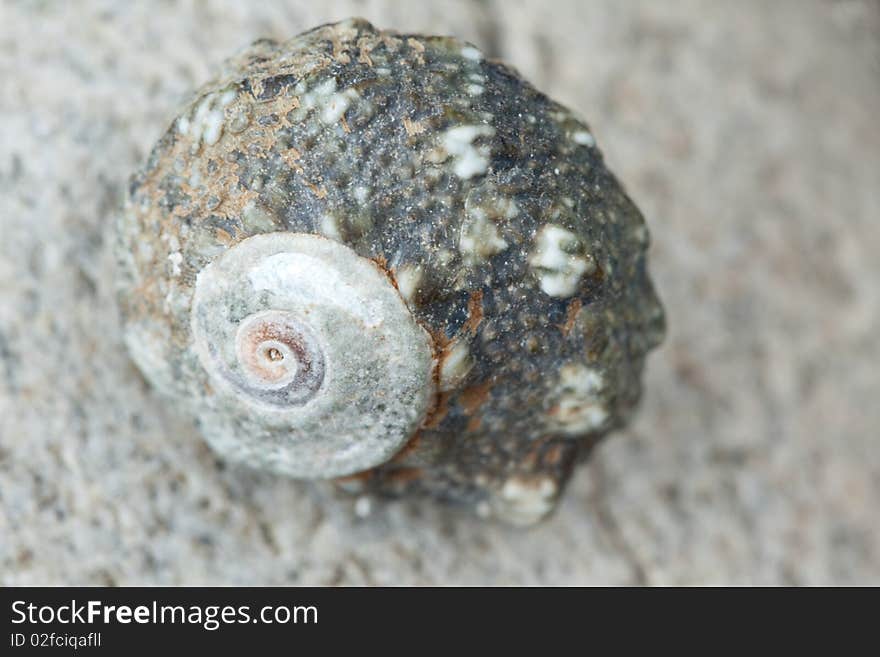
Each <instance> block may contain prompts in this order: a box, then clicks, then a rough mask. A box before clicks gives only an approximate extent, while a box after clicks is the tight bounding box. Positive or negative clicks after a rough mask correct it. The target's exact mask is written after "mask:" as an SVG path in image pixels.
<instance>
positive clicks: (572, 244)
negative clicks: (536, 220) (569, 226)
mask: <svg viewBox="0 0 880 657" xmlns="http://www.w3.org/2000/svg"><path fill="white" fill-rule="evenodd" d="M535 242H536V246H535V250H534V252H533V253H532V255H531V256H530V257H529V264H530V265H531V266H532V268H533V269H534V270H535V275H536V276H537V278H538V283H539V284H540V286H541V289H542V290H543V291H544V293H545V294H549V295H550V296H551V297H560V298H566V297H570V296H572V295H573V294H574V293H575V292H576V291H577V288H578V284H579V283H580V280H581V277H582V276H583V275H584V274H588V273H592V272H593V271H595V268H596V263H595V262H594V261H593V258H592V257H591V256H589V255H584V254H582V253H580V249H581V244H580V240H578V238H577V236H576V235H575V234H574V233H572V232H571V231H568V230H566V229H565V228H562V227H561V226H555V225H552V224H551V225H547V226H544V227H542V228H541V230H540V231H538V236H537V239H536V240H535Z"/></svg>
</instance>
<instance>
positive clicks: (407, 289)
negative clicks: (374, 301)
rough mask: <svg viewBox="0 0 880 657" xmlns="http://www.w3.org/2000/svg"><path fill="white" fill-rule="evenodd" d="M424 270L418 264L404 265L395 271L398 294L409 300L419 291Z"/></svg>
mask: <svg viewBox="0 0 880 657" xmlns="http://www.w3.org/2000/svg"><path fill="white" fill-rule="evenodd" d="M423 275H424V272H423V270H422V268H421V267H420V266H419V265H404V266H403V267H401V268H400V269H398V270H397V272H395V277H396V278H397V289H398V291H399V292H400V295H401V296H402V297H403V298H404V299H406V300H407V301H409V302H411V301H412V300H413V299H414V298H415V295H416V292H418V291H419V285H420V284H421V282H422V277H423Z"/></svg>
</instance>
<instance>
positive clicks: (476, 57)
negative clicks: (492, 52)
mask: <svg viewBox="0 0 880 657" xmlns="http://www.w3.org/2000/svg"><path fill="white" fill-rule="evenodd" d="M461 56H462V57H464V58H465V59H470V60H471V61H474V62H478V61H480V60H481V59H483V53H481V52H480V51H479V49H478V48H474V47H473V46H465V47H464V48H462V49H461Z"/></svg>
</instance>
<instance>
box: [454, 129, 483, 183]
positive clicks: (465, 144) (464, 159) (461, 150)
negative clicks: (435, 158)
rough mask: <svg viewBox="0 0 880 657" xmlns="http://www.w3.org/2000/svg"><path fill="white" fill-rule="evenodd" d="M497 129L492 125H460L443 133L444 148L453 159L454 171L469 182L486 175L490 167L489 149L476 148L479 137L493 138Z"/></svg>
mask: <svg viewBox="0 0 880 657" xmlns="http://www.w3.org/2000/svg"><path fill="white" fill-rule="evenodd" d="M494 134H495V128H493V127H492V126H490V125H458V126H455V127H452V128H449V129H448V130H447V131H446V132H444V133H443V148H444V149H446V153H447V154H449V155H451V156H452V158H453V166H452V171H453V173H455V175H456V176H458V177H459V178H463V179H465V180H467V179H468V178H473V177H474V176H476V175H479V174H483V173H486V169H487V168H488V167H489V149H488V148H487V147H486V146H475V145H474V144H473V141H474V140H475V139H476V138H477V137H492V136H493V135H494Z"/></svg>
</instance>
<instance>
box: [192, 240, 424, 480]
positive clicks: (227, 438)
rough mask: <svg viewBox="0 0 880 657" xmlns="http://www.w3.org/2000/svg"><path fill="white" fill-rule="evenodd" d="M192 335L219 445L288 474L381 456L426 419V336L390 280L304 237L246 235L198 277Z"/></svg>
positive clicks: (209, 433) (343, 251) (326, 470)
mask: <svg viewBox="0 0 880 657" xmlns="http://www.w3.org/2000/svg"><path fill="white" fill-rule="evenodd" d="M192 307H193V310H192V321H191V324H192V331H193V335H194V337H195V350H196V354H197V356H198V361H199V362H200V363H201V365H202V367H203V368H204V370H205V372H206V374H207V376H208V377H209V380H210V384H211V387H212V388H213V389H215V393H214V394H213V395H211V396H209V397H208V399H207V400H206V401H205V403H206V404H207V405H208V406H209V407H210V408H212V409H213V411H212V412H211V413H204V414H203V422H202V427H203V430H204V432H205V434H206V437H207V439H208V441H209V442H210V443H211V444H212V445H213V446H214V447H215V448H216V449H217V450H218V451H219V452H220V453H222V454H225V455H227V456H229V457H231V458H234V459H237V460H244V461H246V462H249V463H252V464H256V465H260V466H263V467H268V468H271V469H274V470H276V471H279V472H283V473H285V474H289V475H292V476H295V477H308V478H317V477H337V476H344V475H348V474H353V473H355V472H360V471H362V470H366V469H369V468H371V467H374V466H376V465H379V464H380V463H384V462H385V461H387V460H388V459H389V458H390V457H391V456H393V455H394V454H395V453H396V452H397V450H399V449H400V448H401V447H402V446H403V445H404V444H405V443H406V442H407V440H409V439H410V437H411V436H412V435H413V433H414V432H415V430H416V429H417V428H418V426H419V424H420V423H421V422H422V421H423V419H424V418H425V416H426V414H427V411H428V408H429V405H430V400H431V398H432V395H433V394H434V386H433V383H432V380H431V379H432V377H431V372H432V370H433V367H434V364H433V353H432V343H431V339H430V337H429V336H428V334H427V332H426V331H425V330H424V329H423V328H422V327H421V326H419V325H418V324H417V323H416V321H415V319H414V318H413V317H412V315H411V314H410V312H409V310H408V309H407V307H406V304H405V303H404V302H403V300H402V299H401V297H400V295H399V294H398V292H397V290H396V289H395V288H394V286H393V285H392V284H391V281H390V280H389V279H388V277H387V276H386V275H385V274H384V272H382V271H381V270H380V269H379V268H378V267H377V266H376V265H375V263H373V262H372V261H370V260H368V259H366V258H362V257H360V256H358V255H357V254H356V253H355V252H354V251H352V250H351V249H350V248H348V247H347V246H344V245H342V244H339V243H338V242H334V241H332V240H329V239H326V238H323V237H320V236H317V235H307V234H302V233H267V234H262V235H255V236H253V237H249V238H247V239H245V240H243V241H241V242H239V243H238V244H236V245H234V246H232V247H231V248H229V249H228V250H227V251H225V252H224V254H223V255H222V256H221V257H220V258H218V259H217V260H215V261H214V262H211V263H210V264H208V265H207V266H206V267H205V268H204V269H202V271H201V272H200V273H199V275H198V277H197V279H196V291H195V296H194V298H193V304H192Z"/></svg>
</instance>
